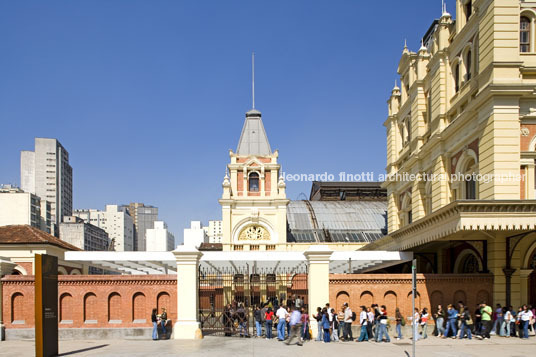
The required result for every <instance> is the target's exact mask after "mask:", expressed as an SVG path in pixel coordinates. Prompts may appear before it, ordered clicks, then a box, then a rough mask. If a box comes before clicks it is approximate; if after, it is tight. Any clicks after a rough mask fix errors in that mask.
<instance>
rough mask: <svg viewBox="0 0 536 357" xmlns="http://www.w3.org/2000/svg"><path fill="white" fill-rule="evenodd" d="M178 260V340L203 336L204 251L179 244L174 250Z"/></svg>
mask: <svg viewBox="0 0 536 357" xmlns="http://www.w3.org/2000/svg"><path fill="white" fill-rule="evenodd" d="M173 254H174V255H175V260H176V262H177V322H176V323H175V324H174V326H173V338H174V339H176V340H194V339H200V338H203V335H202V333H201V326H200V323H199V321H198V311H199V306H198V302H199V290H198V284H197V281H198V274H199V260H200V259H201V256H202V255H203V253H201V252H200V251H198V250H197V249H195V248H192V247H185V246H183V245H181V246H178V247H177V249H176V250H174V251H173Z"/></svg>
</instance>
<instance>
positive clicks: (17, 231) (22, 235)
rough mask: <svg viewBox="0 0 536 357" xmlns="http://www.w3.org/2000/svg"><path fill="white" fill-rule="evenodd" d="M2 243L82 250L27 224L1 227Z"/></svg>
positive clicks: (0, 236)
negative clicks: (46, 245) (44, 245)
mask: <svg viewBox="0 0 536 357" xmlns="http://www.w3.org/2000/svg"><path fill="white" fill-rule="evenodd" d="M0 244H50V245H54V246H56V247H60V248H63V249H67V250H82V249H80V248H78V247H75V246H74V245H72V244H69V243H67V242H64V241H62V240H61V239H59V238H56V237H54V236H53V235H50V234H48V233H47V232H44V231H42V230H40V229H38V228H35V227H32V226H27V225H12V226H3V227H0Z"/></svg>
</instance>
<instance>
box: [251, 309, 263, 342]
mask: <svg viewBox="0 0 536 357" xmlns="http://www.w3.org/2000/svg"><path fill="white" fill-rule="evenodd" d="M253 318H254V319H255V331H256V332H257V333H256V336H257V337H261V336H262V327H261V326H262V311H261V309H260V307H259V306H258V305H257V306H255V312H254V313H253Z"/></svg>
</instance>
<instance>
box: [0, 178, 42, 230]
mask: <svg viewBox="0 0 536 357" xmlns="http://www.w3.org/2000/svg"><path fill="white" fill-rule="evenodd" d="M50 217H51V216H50V202H47V201H46V200H41V199H40V198H39V197H38V196H37V195H35V194H33V193H30V192H24V191H23V190H21V189H20V188H17V187H13V186H11V185H3V186H1V187H0V226H9V225H18V224H27V225H29V226H32V227H36V228H39V229H41V230H42V231H44V232H47V233H50V229H51V227H50V225H51V222H50Z"/></svg>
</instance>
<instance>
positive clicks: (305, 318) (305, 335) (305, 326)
mask: <svg viewBox="0 0 536 357" xmlns="http://www.w3.org/2000/svg"><path fill="white" fill-rule="evenodd" d="M301 321H302V328H301V330H302V332H301V337H302V341H305V340H310V339H311V335H310V334H309V314H308V313H307V309H306V308H304V307H302V308H301Z"/></svg>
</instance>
